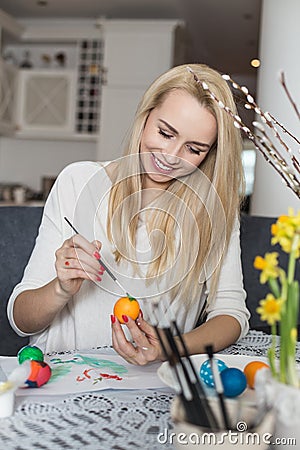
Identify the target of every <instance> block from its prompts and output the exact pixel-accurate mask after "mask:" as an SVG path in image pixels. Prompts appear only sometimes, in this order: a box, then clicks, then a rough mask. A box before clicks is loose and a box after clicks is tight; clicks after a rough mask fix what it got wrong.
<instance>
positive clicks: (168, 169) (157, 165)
mask: <svg viewBox="0 0 300 450" xmlns="http://www.w3.org/2000/svg"><path fill="white" fill-rule="evenodd" d="M151 156H152V162H153V164H154V167H155V168H156V169H157V170H158V171H159V172H160V173H163V174H169V173H170V172H172V170H174V169H173V168H172V167H169V166H167V165H166V164H164V163H162V162H161V160H160V159H158V158H157V157H156V156H155V155H154V154H153V153H151Z"/></svg>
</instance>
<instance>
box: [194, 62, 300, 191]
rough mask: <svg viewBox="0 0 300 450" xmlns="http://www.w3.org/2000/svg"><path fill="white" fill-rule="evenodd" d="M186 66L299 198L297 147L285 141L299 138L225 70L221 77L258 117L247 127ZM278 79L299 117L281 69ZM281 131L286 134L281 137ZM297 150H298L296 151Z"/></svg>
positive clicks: (297, 140) (294, 140)
mask: <svg viewBox="0 0 300 450" xmlns="http://www.w3.org/2000/svg"><path fill="white" fill-rule="evenodd" d="M187 69H188V70H189V72H191V74H192V75H193V77H194V80H195V81H196V83H198V84H199V85H200V86H201V87H202V89H204V90H207V91H208V92H209V94H210V96H211V98H212V99H213V100H215V101H216V102H217V104H218V106H219V107H220V108H221V109H223V110H224V111H225V112H226V113H227V114H229V116H231V117H232V119H233V121H234V125H235V126H236V127H237V128H238V129H240V130H241V131H242V132H243V133H244V134H245V135H246V137H247V138H248V139H250V140H251V141H252V142H253V144H254V146H255V147H256V148H257V149H258V150H259V151H260V152H261V153H262V155H263V156H264V158H265V159H266V161H267V162H268V163H269V164H270V165H271V166H272V167H273V168H274V169H275V170H276V172H278V174H279V175H280V176H281V177H282V178H283V180H284V182H285V184H286V185H287V186H288V187H289V188H290V189H291V190H292V191H293V192H294V193H295V194H296V195H297V197H298V198H300V160H299V148H298V147H297V149H296V150H295V149H292V147H291V145H289V144H288V143H287V140H286V136H288V137H289V138H291V140H292V141H293V142H294V143H296V144H297V145H299V144H300V141H299V139H298V138H297V137H296V136H294V135H293V134H292V133H291V132H290V131H288V130H287V129H286V127H285V126H284V125H283V124H281V123H280V122H279V121H278V120H277V119H276V118H275V117H274V116H273V115H272V114H270V113H269V112H267V111H263V110H262V109H261V108H260V106H259V105H258V104H257V103H256V102H255V100H254V98H253V96H252V95H251V94H250V93H249V91H248V88H247V87H246V86H240V85H239V84H238V83H236V82H235V81H234V80H233V79H232V78H231V77H230V76H229V75H226V74H224V75H222V78H223V79H224V80H226V81H228V82H229V83H230V84H231V86H232V88H233V89H234V90H237V91H238V93H239V94H240V95H242V98H243V99H244V100H245V101H244V107H245V109H248V110H253V111H254V112H255V113H256V115H257V117H258V118H259V120H260V121H254V122H252V125H253V130H250V128H249V127H248V126H247V125H246V124H245V123H244V121H243V120H242V118H241V117H240V116H239V115H238V114H236V113H235V112H234V111H232V110H231V109H230V108H229V107H228V106H226V105H224V103H223V102H222V101H221V100H220V99H219V98H218V97H217V96H216V94H215V93H214V92H213V91H212V90H211V89H210V87H209V86H208V85H207V83H205V82H203V81H201V80H200V79H199V78H198V76H197V75H196V74H195V72H194V71H193V70H192V69H191V68H190V67H187ZM280 83H281V85H282V87H283V89H284V91H285V93H286V95H287V97H288V100H289V101H290V103H291V105H292V107H293V109H294V111H295V112H296V114H297V117H298V119H299V120H300V113H299V110H298V108H297V105H296V103H295V102H294V100H293V98H292V96H291V95H290V92H289V90H288V88H287V85H286V83H285V78H284V73H281V76H280ZM279 130H280V131H279ZM283 135H285V138H284V139H283ZM296 153H298V155H297V154H296Z"/></svg>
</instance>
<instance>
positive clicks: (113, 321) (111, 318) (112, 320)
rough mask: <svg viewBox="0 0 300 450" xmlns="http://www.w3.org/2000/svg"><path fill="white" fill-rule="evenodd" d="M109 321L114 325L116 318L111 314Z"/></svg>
mask: <svg viewBox="0 0 300 450" xmlns="http://www.w3.org/2000/svg"><path fill="white" fill-rule="evenodd" d="M110 320H111V323H115V321H116V318H115V316H114V315H113V314H111V315H110Z"/></svg>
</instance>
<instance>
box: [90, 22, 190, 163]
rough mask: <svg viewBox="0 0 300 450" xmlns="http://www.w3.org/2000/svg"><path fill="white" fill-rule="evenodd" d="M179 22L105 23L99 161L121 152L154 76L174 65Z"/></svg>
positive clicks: (113, 156) (111, 157)
mask: <svg viewBox="0 0 300 450" xmlns="http://www.w3.org/2000/svg"><path fill="white" fill-rule="evenodd" d="M181 25H182V24H181V22H180V21H174V20H152V21H151V20H139V21H135V20H127V21H124V20H120V21H117V20H115V21H108V22H107V23H105V24H104V35H105V39H104V61H103V65H104V69H105V80H104V81H105V82H104V84H103V86H102V99H101V107H100V127H99V128H100V133H99V139H98V145H97V156H98V159H99V160H111V159H114V158H117V157H119V156H121V155H122V152H123V145H124V141H125V140H126V136H127V132H128V130H129V128H130V125H131V123H132V120H133V117H134V113H135V111H136V108H137V105H138V103H139V101H140V99H141V97H142V95H143V93H144V91H145V90H146V88H147V87H148V86H149V85H150V83H151V82H152V81H154V79H155V78H156V77H157V76H159V75H160V74H161V73H163V72H164V71H166V70H168V69H169V68H170V67H172V65H173V62H174V52H175V32H176V28H177V27H178V26H181Z"/></svg>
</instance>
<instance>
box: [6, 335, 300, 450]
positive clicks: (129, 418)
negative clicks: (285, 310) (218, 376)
mask: <svg viewBox="0 0 300 450" xmlns="http://www.w3.org/2000/svg"><path fill="white" fill-rule="evenodd" d="M270 343H271V337H270V336H269V335H266V334H264V333H262V332H259V331H250V332H249V333H248V335H247V336H246V337H245V338H244V339H242V340H241V341H240V342H239V343H237V344H235V345H233V346H231V347H229V348H228V349H226V350H225V351H224V352H223V353H225V354H243V355H251V356H266V353H267V350H268V348H269V346H270ZM297 358H298V361H299V362H300V345H299V344H298V348H297ZM173 397H174V393H173V392H172V390H170V389H169V388H166V389H165V390H143V391H134V392H133V391H116V390H113V391H112V390H109V391H101V392H93V393H88V394H82V395H76V396H70V397H68V398H66V399H61V398H60V399H58V400H56V401H46V400H43V401H33V400H31V401H28V400H27V401H26V402H25V403H22V404H21V405H19V406H18V407H17V409H16V412H15V414H14V415H13V416H12V417H9V418H5V419H0V448H1V449H2V448H3V449H4V448H5V449H7V450H34V449H35V450H62V449H70V450H73V449H81V450H82V449H84V450H132V449H144V450H156V449H171V448H174V447H173V446H172V444H171V443H170V442H168V441H167V442H165V440H166V439H165V438H164V436H165V433H166V432H167V433H168V436H169V435H170V433H171V432H172V429H173V423H172V420H171V417H170V402H171V400H172V398H173ZM160 433H162V434H161V435H160V438H159V439H158V436H159V434H160Z"/></svg>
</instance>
